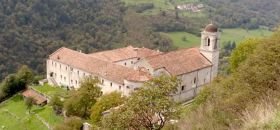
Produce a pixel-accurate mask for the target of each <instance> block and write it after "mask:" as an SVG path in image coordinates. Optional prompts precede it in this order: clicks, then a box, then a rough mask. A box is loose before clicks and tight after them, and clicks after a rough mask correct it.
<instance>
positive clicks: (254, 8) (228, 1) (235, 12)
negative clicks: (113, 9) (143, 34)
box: [123, 0, 280, 29]
mask: <svg viewBox="0 0 280 130" xmlns="http://www.w3.org/2000/svg"><path fill="white" fill-rule="evenodd" d="M123 1H124V2H125V3H126V5H127V6H130V7H134V8H135V7H136V8H135V9H136V10H139V7H140V9H141V11H140V12H141V13H143V14H146V15H155V14H159V13H162V12H176V11H177V12H178V14H179V16H181V17H189V18H193V17H196V18H197V17H198V18H207V19H210V20H212V21H214V22H215V23H216V24H218V25H219V26H221V27H224V28H236V27H243V28H249V29H256V28H259V27H263V26H264V27H268V28H274V27H275V26H276V25H278V22H279V21H280V17H279V16H278V15H277V14H279V13H280V9H279V8H278V7H279V6H280V2H279V1H278V0H266V1H263V0H255V1H252V0H152V1H148V0H123ZM190 4H193V5H190ZM198 4H203V7H202V8H198V10H200V11H198V12H197V9H196V7H197V5H198ZM147 5H149V6H147ZM183 5H188V6H193V7H194V9H195V10H192V9H189V10H185V9H180V8H177V9H176V8H175V7H179V6H183ZM237 8H238V9H237ZM210 20H209V21H210Z"/></svg>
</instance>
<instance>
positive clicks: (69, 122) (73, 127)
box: [54, 117, 83, 130]
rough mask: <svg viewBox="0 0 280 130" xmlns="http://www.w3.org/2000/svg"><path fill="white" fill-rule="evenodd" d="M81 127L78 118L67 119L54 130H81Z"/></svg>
mask: <svg viewBox="0 0 280 130" xmlns="http://www.w3.org/2000/svg"><path fill="white" fill-rule="evenodd" d="M82 126H83V122H82V119H81V118H79V117H69V118H66V119H64V122H63V123H61V124H59V125H57V126H55V128H54V130H81V128H82Z"/></svg>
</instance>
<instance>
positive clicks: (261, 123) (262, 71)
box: [177, 30, 280, 130]
mask: <svg viewBox="0 0 280 130" xmlns="http://www.w3.org/2000/svg"><path fill="white" fill-rule="evenodd" d="M279 35H280V30H278V31H277V32H276V33H274V34H273V35H272V36H271V37H269V38H265V39H261V40H253V39H250V40H246V41H244V42H243V43H242V44H240V45H239V46H237V48H236V50H234V51H233V54H232V55H231V57H230V67H231V72H232V73H231V74H230V75H228V76H225V77H223V76H220V77H219V78H217V79H216V80H215V81H214V82H213V83H212V84H210V85H208V86H207V87H206V88H205V89H203V90H202V91H201V93H200V95H199V96H198V97H197V98H195V100H194V102H193V103H192V104H191V105H189V106H187V107H184V109H185V113H184V114H182V119H181V121H180V123H179V124H177V125H178V126H179V127H180V129H208V130H214V129H238V130H251V129H254V130H263V129H266V130H275V129H279V128H280V125H279V121H278V120H279V110H280V109H279V102H280V100H279V96H280V95H279V90H280V86H279V75H280V73H279V64H280V63H279V61H280V56H279V50H280V46H279Z"/></svg>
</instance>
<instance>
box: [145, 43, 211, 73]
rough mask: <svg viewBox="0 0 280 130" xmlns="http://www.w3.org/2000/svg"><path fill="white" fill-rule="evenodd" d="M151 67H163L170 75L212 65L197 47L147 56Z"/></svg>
mask: <svg viewBox="0 0 280 130" xmlns="http://www.w3.org/2000/svg"><path fill="white" fill-rule="evenodd" d="M146 60H147V61H148V63H149V64H150V65H151V66H152V68H154V69H155V70H156V69H160V68H165V69H166V70H167V71H168V72H169V73H171V74H172V75H181V74H185V73H189V72H193V71H196V70H199V69H202V68H206V67H210V66H212V64H211V62H210V61H209V60H207V59H206V58H205V57H204V56H203V55H202V54H201V53H200V51H199V49H198V48H188V49H180V50H176V51H172V52H169V53H165V54H160V55H156V56H151V57H147V58H146Z"/></svg>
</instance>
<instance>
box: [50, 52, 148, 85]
mask: <svg viewBox="0 0 280 130" xmlns="http://www.w3.org/2000/svg"><path fill="white" fill-rule="evenodd" d="M49 58H50V59H52V60H55V61H58V62H61V63H64V64H67V65H70V66H72V67H74V68H78V69H81V70H84V71H86V72H90V73H92V74H94V75H97V76H100V77H103V78H105V79H108V80H112V81H114V82H116V83H120V84H123V82H124V79H127V78H128V77H129V76H130V75H131V74H134V73H138V72H137V71H136V70H134V69H132V68H127V67H124V66H121V65H117V64H114V63H111V62H108V61H104V60H100V59H97V58H94V57H92V56H90V55H88V54H84V53H81V52H77V51H74V50H71V49H68V48H65V47H62V48H61V49H59V50H58V51H56V52H54V53H53V54H52V55H50V57H49ZM143 76H148V74H144V75H143Z"/></svg>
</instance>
